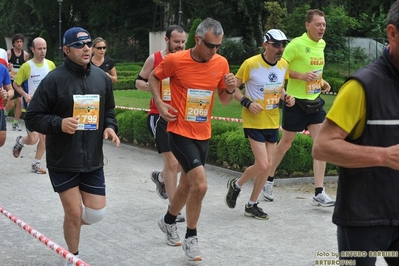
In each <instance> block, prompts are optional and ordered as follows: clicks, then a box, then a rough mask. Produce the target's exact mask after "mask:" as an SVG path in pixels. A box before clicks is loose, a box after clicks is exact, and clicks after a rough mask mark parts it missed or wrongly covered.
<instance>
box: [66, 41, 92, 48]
mask: <svg viewBox="0 0 399 266" xmlns="http://www.w3.org/2000/svg"><path fill="white" fill-rule="evenodd" d="M85 45H87V47H89V48H90V47H91V46H92V45H93V42H91V41H90V42H74V43H71V44H69V45H67V47H73V48H76V49H82V48H83V47H85Z"/></svg>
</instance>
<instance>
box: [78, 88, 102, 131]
mask: <svg viewBox="0 0 399 266" xmlns="http://www.w3.org/2000/svg"><path fill="white" fill-rule="evenodd" d="M99 115H100V95H97V94H87V95H73V117H77V116H78V117H79V123H78V129H77V130H97V129H98V121H99Z"/></svg>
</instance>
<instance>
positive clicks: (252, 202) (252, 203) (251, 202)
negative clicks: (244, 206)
mask: <svg viewBox="0 0 399 266" xmlns="http://www.w3.org/2000/svg"><path fill="white" fill-rule="evenodd" d="M255 203H257V202H254V201H250V200H248V205H251V206H252V205H254V204H255Z"/></svg>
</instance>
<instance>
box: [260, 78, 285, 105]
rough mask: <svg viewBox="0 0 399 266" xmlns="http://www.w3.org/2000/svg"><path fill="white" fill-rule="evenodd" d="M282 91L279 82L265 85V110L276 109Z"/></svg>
mask: <svg viewBox="0 0 399 266" xmlns="http://www.w3.org/2000/svg"><path fill="white" fill-rule="evenodd" d="M281 91H282V83H281V82H277V83H276V82H273V83H267V82H265V85H264V87H263V92H264V108H265V110H272V109H276V108H278V104H279V102H280V94H281Z"/></svg>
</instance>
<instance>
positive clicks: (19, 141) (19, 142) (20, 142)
mask: <svg viewBox="0 0 399 266" xmlns="http://www.w3.org/2000/svg"><path fill="white" fill-rule="evenodd" d="M18 144H19V145H21V146H24V144H23V143H22V138H20V139H19V140H18Z"/></svg>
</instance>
